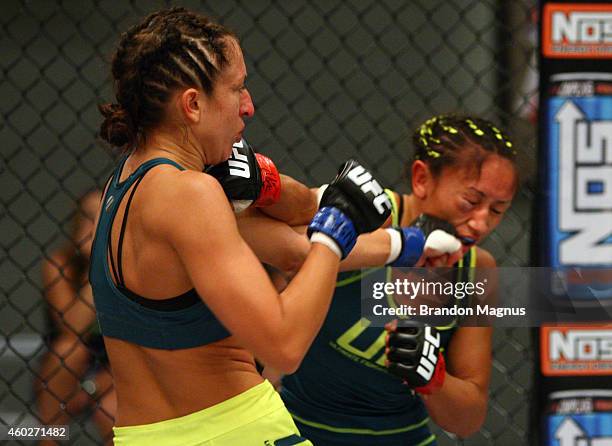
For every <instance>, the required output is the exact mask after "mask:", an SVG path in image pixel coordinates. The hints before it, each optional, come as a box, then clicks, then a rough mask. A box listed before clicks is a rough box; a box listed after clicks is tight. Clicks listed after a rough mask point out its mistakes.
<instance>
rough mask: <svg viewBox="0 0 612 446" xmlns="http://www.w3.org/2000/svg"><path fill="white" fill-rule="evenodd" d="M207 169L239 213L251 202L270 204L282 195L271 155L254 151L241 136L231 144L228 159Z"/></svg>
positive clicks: (278, 177) (252, 203)
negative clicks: (239, 139) (240, 138)
mask: <svg viewBox="0 0 612 446" xmlns="http://www.w3.org/2000/svg"><path fill="white" fill-rule="evenodd" d="M206 173H208V174H210V175H212V176H214V177H215V178H216V179H217V180H218V181H219V183H221V186H222V187H223V190H224V191H225V195H227V198H228V199H229V200H230V202H231V203H232V207H233V208H234V212H236V213H239V212H242V211H243V210H245V209H246V208H248V207H249V206H251V205H254V206H269V205H271V204H274V203H275V202H276V201H278V199H279V197H280V187H281V183H280V176H279V174H278V170H277V169H276V166H275V165H274V163H273V162H272V160H271V159H270V158H268V157H267V156H265V155H262V154H260V153H255V152H254V151H253V149H252V147H251V146H250V145H249V143H247V142H246V140H244V139H242V140H241V141H240V142H237V143H235V144H234V145H233V146H232V155H231V156H230V158H229V159H228V160H227V161H224V162H222V163H220V164H217V165H214V166H211V167H209V168H208V169H207V170H206Z"/></svg>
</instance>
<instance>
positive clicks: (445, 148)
mask: <svg viewBox="0 0 612 446" xmlns="http://www.w3.org/2000/svg"><path fill="white" fill-rule="evenodd" d="M412 139H413V143H414V147H415V152H414V159H415V160H422V161H424V162H426V163H427V164H428V165H429V167H430V170H431V171H432V173H433V174H434V175H438V174H439V173H440V172H441V171H442V168H443V167H446V166H451V165H455V164H459V162H460V161H474V162H475V165H476V166H478V167H479V166H480V165H481V164H482V161H483V160H484V158H485V157H486V155H487V153H495V154H497V155H499V156H502V157H504V158H507V159H509V160H510V161H512V163H513V164H514V163H515V162H516V155H517V152H516V149H515V148H514V145H513V144H512V142H511V141H510V139H509V138H508V136H507V135H506V134H505V133H504V132H502V131H501V130H500V129H499V128H498V127H496V126H495V125H494V124H493V123H491V122H489V121H487V120H485V119H481V118H477V117H471V116H457V115H439V116H434V117H433V118H430V119H428V120H427V121H425V122H424V123H423V124H421V125H420V126H419V127H418V128H417V129H416V131H415V132H414V135H413V138H412ZM468 148H471V149H473V150H472V152H471V153H472V159H471V160H465V159H462V157H465V154H464V152H465V149H468Z"/></svg>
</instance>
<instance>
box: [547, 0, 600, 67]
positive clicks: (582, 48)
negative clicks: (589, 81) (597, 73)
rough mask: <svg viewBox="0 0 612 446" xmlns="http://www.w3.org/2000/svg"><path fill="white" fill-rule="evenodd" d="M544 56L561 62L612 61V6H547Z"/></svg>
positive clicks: (553, 4)
mask: <svg viewBox="0 0 612 446" xmlns="http://www.w3.org/2000/svg"><path fill="white" fill-rule="evenodd" d="M542 53H543V55H544V56H545V57H548V58H560V59H567V58H580V59H609V58H612V4H610V3H607V4H606V3H547V4H545V5H544V8H543V17H542Z"/></svg>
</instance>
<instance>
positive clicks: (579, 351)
mask: <svg viewBox="0 0 612 446" xmlns="http://www.w3.org/2000/svg"><path fill="white" fill-rule="evenodd" d="M611 328H612V325H566V326H545V327H542V329H541V331H540V362H541V365H542V368H541V369H542V374H544V375H546V376H590V375H608V376H610V375H612V329H611Z"/></svg>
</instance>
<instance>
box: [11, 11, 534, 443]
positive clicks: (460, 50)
mask: <svg viewBox="0 0 612 446" xmlns="http://www.w3.org/2000/svg"><path fill="white" fill-rule="evenodd" d="M169 5H180V6H185V7H187V8H190V9H193V10H196V11H200V12H204V13H207V14H210V15H213V16H215V17H217V18H218V19H219V20H220V21H221V22H222V23H224V24H226V25H229V26H230V27H231V28H232V29H234V30H235V31H236V32H237V34H238V35H239V36H240V38H241V44H242V47H243V50H244V54H245V59H246V62H247V67H248V71H249V77H248V82H247V85H248V88H249V90H250V92H251V95H252V97H253V101H254V103H255V107H256V113H255V117H254V118H253V119H252V121H251V122H250V123H249V125H248V127H247V133H246V137H247V138H248V139H249V141H250V142H251V143H252V144H253V145H254V147H256V148H257V149H258V150H259V151H261V152H263V153H265V154H267V155H268V156H270V157H272V159H274V160H275V162H276V164H277V166H278V167H279V169H280V170H281V171H282V172H284V173H287V174H289V175H291V176H294V177H295V178H297V179H298V180H300V181H303V182H305V183H306V184H309V185H317V184H321V183H323V182H325V181H326V180H327V179H329V178H331V177H332V176H333V174H334V173H335V170H336V169H337V167H338V165H339V164H340V163H341V162H342V161H344V160H345V159H346V158H348V157H357V158H358V159H359V160H361V161H362V162H363V163H365V164H366V165H367V166H369V167H370V168H371V169H373V170H374V171H375V172H376V174H377V175H378V176H379V178H381V179H382V181H383V182H384V183H385V185H387V186H389V187H393V188H395V189H396V190H399V191H407V188H406V184H405V183H406V180H405V178H404V177H403V176H402V171H403V166H404V165H405V163H406V161H407V160H408V159H410V156H411V153H412V147H411V143H410V140H411V133H412V131H413V129H414V128H415V127H416V126H417V125H418V124H420V123H421V122H422V121H424V120H425V119H427V118H429V117H430V116H432V115H434V114H440V113H445V112H465V113H470V114H474V115H479V116H482V117H484V118H487V119H491V120H493V121H495V122H497V123H499V124H500V125H501V126H502V127H503V128H505V129H507V130H508V131H509V133H510V134H511V135H512V138H513V139H514V141H515V144H516V145H517V146H518V147H520V152H521V160H520V165H521V169H520V170H521V172H522V174H523V178H522V186H521V189H520V191H519V193H518V194H517V197H516V199H515V201H514V203H513V206H512V208H511V209H510V211H509V212H508V214H507V216H506V218H505V221H504V222H503V223H502V224H501V225H500V226H499V227H498V229H497V230H496V231H495V232H494V233H493V234H492V235H491V236H490V237H489V239H488V240H487V242H486V243H485V248H487V249H489V250H490V251H491V252H492V254H493V255H494V256H495V257H496V259H497V260H498V264H500V265H503V266H524V265H527V264H528V262H529V239H530V231H531V200H532V198H533V194H534V184H535V182H534V181H533V176H534V171H535V168H536V165H535V164H536V159H535V153H536V140H535V137H536V134H535V129H534V127H535V124H534V113H535V110H536V107H537V104H535V102H534V98H535V97H536V92H537V71H536V53H535V51H536V50H535V46H536V36H537V30H536V26H537V25H536V17H535V8H536V7H535V0H517V1H513V2H505V1H502V0H440V1H432V0H412V1H406V0H344V1H342V0H319V1H302V0H292V1H282V0H250V1H240V0H217V1H209V2H197V1H192V2H188V1H184V2H161V1H156V2H155V1H133V0H132V1H125V2H115V1H111V0H99V1H98V0H78V1H77V0H65V1H60V0H57V1H44V0H4V1H3V2H2V5H1V6H0V8H1V10H2V14H0V26H1V34H2V38H1V39H0V54H2V57H1V58H0V64H1V67H2V83H1V84H0V97H1V98H2V100H1V101H0V109H1V114H2V125H1V127H0V135H1V138H0V140H1V141H2V143H1V149H0V150H1V165H0V169H1V170H0V171H1V177H0V206H1V210H2V212H1V214H0V249H1V252H2V255H1V258H0V293H1V294H0V423H3V424H10V425H14V424H24V423H25V424H27V423H30V424H35V423H40V422H41V421H42V420H44V419H46V421H45V422H49V421H50V420H51V418H49V415H48V414H47V415H43V414H41V410H40V409H41V408H40V404H37V398H36V395H37V392H47V393H48V397H49V398H51V400H53V399H54V400H55V403H48V404H51V406H53V404H55V406H56V407H57V409H58V410H59V411H60V412H62V413H64V414H63V415H62V414H60V413H58V414H57V417H56V418H55V419H54V420H55V421H62V420H69V422H70V424H71V430H72V432H71V440H70V443H71V444H83V445H85V444H102V440H101V438H100V435H99V433H98V432H97V430H96V428H95V426H94V425H93V423H92V419H93V418H95V417H99V416H102V417H104V415H105V411H104V404H103V402H101V398H103V396H104V392H101V391H100V390H101V389H100V388H99V387H100V385H99V383H98V388H97V389H94V387H95V386H94V384H93V381H94V380H93V378H92V377H93V375H92V374H91V372H88V371H87V370H85V369H83V367H85V366H84V365H83V364H84V362H83V358H85V359H87V358H89V362H90V363H95V362H96V360H93V359H91V358H94V356H95V355H94V354H93V353H92V351H91V350H90V349H91V348H92V347H91V345H90V344H89V339H88V338H89V336H90V335H89V334H88V333H89V328H88V327H87V326H85V327H80V326H79V327H77V328H75V326H73V325H71V324H70V323H68V319H69V318H70V317H71V316H70V313H71V311H73V312H74V313H75V314H77V313H79V312H81V313H82V314H86V315H88V316H86V317H89V318H90V319H92V316H91V314H92V310H91V304H90V297H89V296H88V295H87V290H86V287H82V286H83V285H84V283H83V280H84V276H83V274H81V273H80V272H79V271H81V270H79V265H78V262H77V261H73V260H70V258H71V257H70V255H68V254H70V253H72V254H74V251H75V250H76V248H77V247H76V246H75V245H74V243H75V242H74V240H75V237H74V221H75V219H76V218H78V216H76V215H75V214H76V209H77V208H78V206H79V200H80V199H81V198H82V197H83V196H84V195H85V194H86V193H87V192H89V191H91V190H93V189H95V188H100V187H102V185H103V184H104V182H105V180H106V178H107V177H108V175H109V173H110V170H111V167H112V165H113V163H114V160H113V159H111V156H110V155H109V153H108V151H107V150H105V149H104V147H103V145H102V144H101V143H100V140H99V139H98V138H97V137H96V133H97V130H98V127H99V124H100V121H101V119H100V115H99V112H98V111H97V105H98V104H99V103H102V102H104V101H109V100H111V99H112V85H111V83H110V81H109V72H110V68H109V61H110V58H111V54H112V50H113V48H114V46H115V44H116V43H117V40H118V36H119V34H120V32H122V31H124V30H126V29H127V27H128V26H129V25H131V24H133V23H135V21H137V20H138V19H139V18H141V17H143V16H144V15H146V14H147V13H149V12H152V11H154V10H157V9H159V8H161V7H165V6H169ZM66 259H68V260H66ZM53 266H54V267H55V271H60V277H59V278H57V277H56V279H55V280H56V282H57V281H61V280H62V279H68V281H69V282H70V284H71V286H72V287H74V288H75V289H80V291H79V293H78V294H77V297H76V298H74V299H72V300H69V301H68V302H64V303H62V304H61V305H62V306H61V308H55V307H53V304H52V303H51V302H47V301H46V300H45V298H44V296H45V295H47V294H48V295H51V294H52V293H50V292H49V290H45V289H44V286H43V281H42V276H43V274H47V276H48V275H49V274H51V273H49V272H48V270H53ZM55 284H56V283H54V282H53V281H51V282H48V283H47V287H52V286H54V285H55ZM81 287H82V288H81ZM53 320H56V321H57V320H59V321H60V322H61V321H62V320H63V321H64V325H65V326H69V329H68V333H67V334H66V333H64V334H60V335H58V334H57V333H54V330H53V323H52V322H51V321H53ZM55 331H57V330H55ZM533 351H534V349H533V346H532V341H531V338H530V334H529V332H528V331H527V330H526V329H503V330H502V329H499V330H496V332H495V335H494V362H493V376H492V383H491V387H490V398H489V407H488V416H487V420H486V423H485V425H484V427H483V428H482V429H481V431H480V432H479V433H477V434H476V435H474V436H473V437H471V438H470V439H467V440H463V441H461V440H458V439H456V438H454V437H453V436H452V435H450V434H447V433H444V432H441V431H439V430H438V434H439V440H438V441H439V444H441V445H449V444H470V445H480V444H495V445H506V444H507V445H515V444H526V443H527V442H528V440H527V426H528V406H529V404H530V402H531V400H532V398H533V397H532V367H533V362H534V354H533ZM79 358H80V359H79ZM73 360H74V363H73V362H72V361H73ZM85 362H87V361H85ZM45 364H46V365H45ZM99 366H100V364H98V367H99ZM54 379H55V380H67V381H68V382H70V380H72V381H73V382H74V383H76V384H75V386H74V390H73V391H71V392H69V393H68V394H63V393H61V392H60V391H55V390H54V386H53V385H52V384H51V381H53V380H54ZM96 390H97V391H96ZM83 392H85V396H83ZM49 395H50V396H49ZM77 400H78V401H77ZM72 406H75V407H77V406H78V408H79V409H76V408H75V407H72ZM47 412H48V410H47ZM66 412H71V413H72V414H71V416H70V417H69V418H65V417H66V415H65V413H66ZM45 417H46V418H45ZM62 417H64V418H62ZM66 422H68V421H66ZM53 424H57V423H53ZM17 443H19V442H17ZM23 444H25V443H23Z"/></svg>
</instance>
